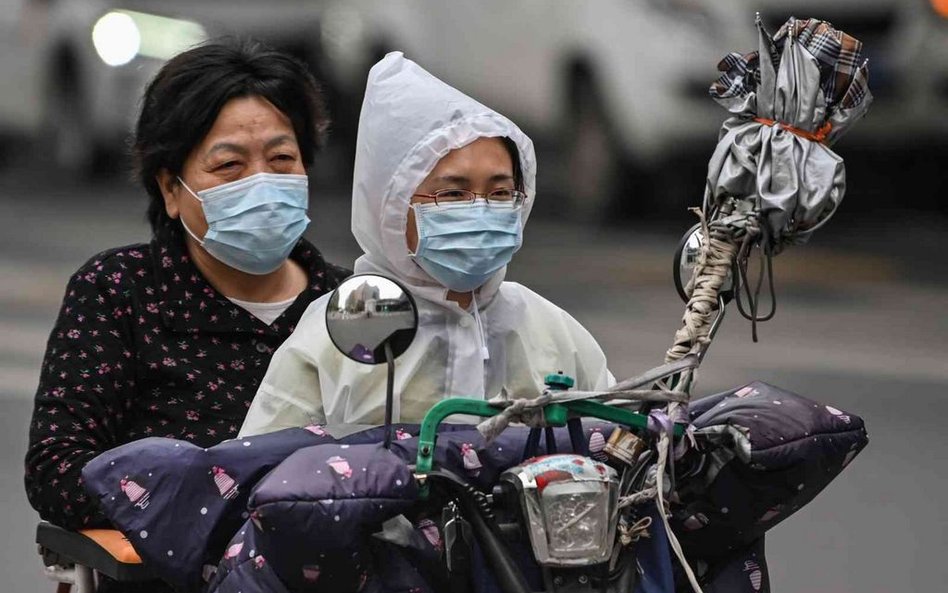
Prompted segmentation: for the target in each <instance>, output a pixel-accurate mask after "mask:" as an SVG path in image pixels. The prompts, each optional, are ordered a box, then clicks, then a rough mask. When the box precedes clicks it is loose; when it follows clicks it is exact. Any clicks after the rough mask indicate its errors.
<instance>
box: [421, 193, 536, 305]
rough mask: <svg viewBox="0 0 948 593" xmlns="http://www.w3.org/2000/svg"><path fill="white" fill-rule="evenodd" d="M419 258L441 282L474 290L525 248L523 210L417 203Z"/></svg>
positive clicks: (462, 290) (476, 205)
mask: <svg viewBox="0 0 948 593" xmlns="http://www.w3.org/2000/svg"><path fill="white" fill-rule="evenodd" d="M412 208H414V210H415V225H416V226H417V228H418V249H417V250H416V251H415V253H414V258H415V262H416V263H417V264H418V265H419V266H421V269H423V270H424V271H425V272H428V274H429V275H430V276H431V277H432V278H434V279H435V280H437V281H438V282H440V283H441V285H442V286H445V287H447V288H450V289H451V290H454V291H457V292H470V291H472V290H474V289H475V288H478V287H480V286H482V285H483V284H484V283H485V282H487V280H488V279H489V278H490V277H491V276H493V275H494V273H495V272H497V270H499V269H501V268H503V267H504V266H506V265H507V264H508V263H510V259H511V258H512V257H513V254H514V253H516V251H517V250H518V249H520V245H521V243H522V242H523V227H522V225H521V223H520V212H521V209H520V208H505V207H498V206H489V205H488V204H487V203H486V202H485V203H481V202H475V203H474V204H473V205H468V204H463V205H462V204H459V205H447V206H445V205H442V206H438V205H436V204H414V205H413V206H412Z"/></svg>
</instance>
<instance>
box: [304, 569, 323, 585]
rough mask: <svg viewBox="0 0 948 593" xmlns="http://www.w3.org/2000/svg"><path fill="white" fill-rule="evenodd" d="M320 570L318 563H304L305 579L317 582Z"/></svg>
mask: <svg viewBox="0 0 948 593" xmlns="http://www.w3.org/2000/svg"><path fill="white" fill-rule="evenodd" d="M319 572H320V571H319V565H318V564H304V565H303V580H305V581H306V582H307V583H315V582H316V581H318V580H319Z"/></svg>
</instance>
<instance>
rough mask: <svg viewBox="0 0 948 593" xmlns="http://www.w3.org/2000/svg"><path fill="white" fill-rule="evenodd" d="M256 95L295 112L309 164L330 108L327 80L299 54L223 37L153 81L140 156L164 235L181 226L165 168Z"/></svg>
mask: <svg viewBox="0 0 948 593" xmlns="http://www.w3.org/2000/svg"><path fill="white" fill-rule="evenodd" d="M249 96H259V97H262V98H264V99H266V100H267V101H269V102H270V103H272V104H273V105H274V106H275V107H276V108H277V109H279V110H280V111H281V112H282V113H283V114H284V115H286V116H287V117H288V118H289V119H290V122H291V123H292V125H293V131H294V132H295V133H296V140H297V143H298V144H299V148H300V153H301V157H302V160H303V165H304V166H306V167H309V166H310V165H311V164H312V163H313V158H314V156H315V153H316V151H317V150H318V148H319V147H321V146H322V145H323V144H324V142H325V139H326V135H327V133H328V130H329V115H328V113H327V111H326V103H325V100H324V98H323V93H322V89H321V87H320V85H319V83H318V82H317V81H316V79H315V78H314V77H313V75H312V73H310V71H309V69H308V68H307V67H306V65H305V64H303V63H302V62H300V61H299V60H297V59H296V58H294V57H292V56H290V55H288V54H286V53H283V52H280V51H277V50H275V49H272V48H270V47H268V46H266V45H264V44H263V43H261V42H259V41H256V40H252V39H236V38H227V39H218V40H214V41H212V42H209V43H206V44H203V45H200V46H197V47H195V48H192V49H189V50H187V51H185V52H183V53H180V54H178V55H177V56H175V57H173V58H171V59H170V60H169V61H168V62H167V63H165V64H164V66H162V67H161V70H159V71H158V74H156V75H155V78H154V79H153V80H152V81H151V82H150V83H149V84H148V87H147V88H146V89H145V94H144V96H143V97H142V108H141V113H140V114H139V117H138V124H137V125H136V127H135V137H134V141H133V144H132V156H133V159H134V162H135V170H136V176H137V178H138V179H139V181H140V182H141V183H142V185H144V186H145V190H146V191H147V192H148V196H149V204H148V221H149V222H150V223H151V227H152V231H153V232H154V233H155V234H156V235H158V234H159V233H161V232H162V231H171V232H178V231H179V229H178V226H179V225H176V224H172V222H173V221H172V220H171V218H170V217H169V216H168V214H167V212H166V211H165V204H164V198H163V197H162V195H161V190H160V188H159V186H158V181H157V179H156V176H157V175H158V173H159V172H160V171H161V170H162V169H167V170H168V171H169V172H170V173H171V174H172V175H178V174H180V173H181V169H182V167H183V166H184V161H185V160H186V159H187V157H188V155H189V154H190V153H191V150H193V149H194V147H195V146H197V145H198V144H199V143H200V142H201V140H203V139H204V137H205V136H206V135H207V133H208V131H210V129H211V127H212V126H213V125H214V122H215V121H216V120H217V116H218V114H219V113H220V110H221V109H222V108H223V107H224V105H225V104H226V103H227V102H228V101H230V100H231V99H236V98H240V97H249Z"/></svg>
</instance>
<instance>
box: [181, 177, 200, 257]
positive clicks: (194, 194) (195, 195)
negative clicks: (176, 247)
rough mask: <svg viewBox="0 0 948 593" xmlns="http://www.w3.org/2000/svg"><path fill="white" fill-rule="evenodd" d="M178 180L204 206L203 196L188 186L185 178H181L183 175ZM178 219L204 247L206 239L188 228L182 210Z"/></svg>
mask: <svg viewBox="0 0 948 593" xmlns="http://www.w3.org/2000/svg"><path fill="white" fill-rule="evenodd" d="M178 182H179V183H180V184H181V185H182V186H183V187H184V189H186V190H188V193H189V194H191V195H192V196H194V199H195V200H197V201H198V202H199V203H200V204H201V205H202V206H203V204H204V200H202V199H201V198H199V197H198V195H197V194H196V193H194V192H193V191H192V190H191V188H190V187H188V184H187V183H185V182H184V179H181V177H178ZM178 220H180V221H181V226H183V227H184V230H186V231H187V232H188V234H189V235H191V238H192V239H194V240H195V241H197V243H198V245H200V246H201V247H204V239H201V238H199V237H198V236H197V235H195V234H194V233H193V232H192V231H191V229H189V228H188V223H186V222H184V217H183V216H181V213H180V212H179V213H178Z"/></svg>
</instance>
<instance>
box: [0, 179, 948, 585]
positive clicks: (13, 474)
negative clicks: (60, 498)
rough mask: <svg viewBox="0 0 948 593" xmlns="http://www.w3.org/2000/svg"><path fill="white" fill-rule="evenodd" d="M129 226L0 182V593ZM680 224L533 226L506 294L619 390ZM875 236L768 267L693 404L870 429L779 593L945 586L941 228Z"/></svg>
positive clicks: (56, 195)
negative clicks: (48, 367)
mask: <svg viewBox="0 0 948 593" xmlns="http://www.w3.org/2000/svg"><path fill="white" fill-rule="evenodd" d="M538 210H542V209H541V208H538ZM143 211H144V198H143V196H142V195H141V194H139V193H137V192H135V191H134V190H131V189H129V188H127V187H124V186H121V185H116V184H114V183H113V184H110V185H103V186H99V187H84V188H81V189H78V190H76V189H73V188H70V187H67V186H57V185H56V184H55V183H48V182H44V184H43V185H42V186H41V187H36V185H35V183H34V182H27V180H26V179H3V178H0V278H2V280H0V336H2V339H0V406H2V407H3V413H2V414H0V477H2V480H0V502H2V503H3V509H4V512H3V513H2V514H0V533H3V534H4V538H3V542H2V543H0V551H2V552H0V553H2V556H0V558H2V560H0V592H11V593H13V592H17V593H19V592H28V593H32V592H34V591H36V592H40V591H42V592H48V591H50V590H51V587H50V586H49V584H47V583H45V582H44V581H43V580H42V578H41V576H40V568H39V561H38V558H37V557H36V556H35V553H34V547H33V545H32V544H31V541H32V540H31V537H32V528H33V525H34V521H35V519H36V516H35V514H34V513H33V511H32V510H31V509H30V508H29V506H28V504H27V502H26V500H25V497H24V495H23V491H22V482H21V475H22V470H21V465H22V458H23V453H24V448H25V442H26V433H27V422H28V417H29V413H30V407H31V403H30V398H31V396H32V391H33V389H34V388H35V381H36V376H37V371H38V367H39V363H40V360H41V358H42V350H43V346H44V343H45V340H46V336H47V334H48V332H49V329H50V327H51V325H52V322H53V319H54V317H55V314H56V311H57V307H58V304H59V301H60V298H61V296H62V291H63V287H64V286H65V282H66V278H67V277H68V275H69V273H70V272H71V271H73V270H74V269H75V268H76V267H77V266H78V265H80V264H81V263H82V262H83V261H85V259H87V258H88V257H89V256H91V255H92V254H93V253H95V252H96V251H98V250H101V249H105V248H108V247H112V246H115V245H119V244H124V243H131V242H136V241H140V240H142V239H143V238H144V237H146V236H147V228H146V226H145V224H144V221H143V215H142V212H143ZM844 214H845V209H844V211H843V213H842V214H841V216H842V215H844ZM312 218H313V220H314V227H313V229H312V237H313V238H314V240H315V241H316V243H317V244H318V245H319V246H320V247H321V248H322V249H323V250H324V252H325V253H326V255H327V257H328V258H329V259H330V260H333V261H336V262H339V263H349V262H351V261H352V258H353V257H354V255H355V254H356V253H357V248H356V245H355V243H354V242H353V240H352V239H351V237H349V236H348V232H347V227H348V225H347V224H339V221H341V220H347V219H348V204H347V203H346V201H345V200H344V199H343V198H341V197H340V196H334V197H333V196H330V197H326V198H322V199H320V200H315V203H314V209H313V213H312ZM876 222H878V219H876ZM687 224H688V221H687V219H683V220H682V221H675V222H673V223H667V224H664V225H659V224H655V225H653V226H652V227H650V228H649V229H642V228H634V227H633V228H629V229H624V230H621V231H620V230H616V229H613V230H598V231H596V232H592V231H590V230H589V229H582V228H572V227H570V226H568V225H562V224H555V223H551V222H548V221H543V220H535V221H532V222H531V225H530V227H529V229H528V233H527V238H526V246H525V247H524V249H523V250H522V251H521V253H519V254H518V256H517V259H516V261H515V263H514V265H513V266H512V268H511V271H510V277H511V278H512V279H515V280H518V281H521V282H523V283H525V284H527V285H529V286H531V287H532V288H534V289H535V290H537V291H539V292H540V293H541V294H544V295H545V296H547V297H548V298H550V299H551V300H553V301H555V302H557V303H559V304H560V305H562V306H563V307H564V308H566V309H568V310H570V311H571V312H573V313H574V314H575V316H576V317H577V318H578V319H579V320H580V321H582V322H583V323H584V324H585V325H586V326H587V327H588V328H589V329H590V330H591V331H592V332H593V333H594V334H595V335H596V336H597V337H598V338H599V340H600V342H601V343H602V345H603V347H604V349H605V350H606V352H607V354H608V355H609V357H610V360H611V366H612V368H613V370H614V372H615V373H616V375H620V376H621V375H625V376H628V375H631V374H634V373H637V372H640V371H642V370H644V369H646V368H648V367H650V366H653V365H654V364H657V363H658V362H660V360H661V357H662V353H663V352H664V349H665V348H666V347H667V346H668V345H669V343H670V340H671V337H672V334H673V332H674V329H675V328H676V326H677V323H678V317H679V316H680V313H681V308H682V307H681V303H680V302H678V300H677V297H676V296H675V295H674V289H673V288H672V285H671V282H670V278H669V272H670V268H671V266H670V262H669V260H670V254H671V252H672V250H673V249H674V247H675V243H676V236H675V234H676V233H678V232H679V230H680V229H683V228H684V227H685V226H687ZM834 224H835V221H834ZM873 225H875V223H872V224H870V223H869V222H856V221H849V222H848V223H847V222H846V221H845V220H841V221H839V224H838V225H837V226H836V227H833V226H832V225H830V226H829V227H828V228H827V229H826V230H825V231H823V232H824V233H833V234H832V235H829V234H827V235H826V237H817V238H816V240H815V242H814V244H812V245H809V246H807V247H805V248H799V249H797V250H795V251H791V252H788V253H787V254H785V255H782V256H781V257H780V258H778V260H777V262H776V266H777V275H778V287H779V291H780V292H779V295H780V298H781V300H780V310H779V311H778V315H777V318H776V319H775V320H774V321H773V322H771V323H768V324H765V325H763V326H761V328H760V333H761V342H760V343H759V344H756V345H755V344H752V343H751V341H750V328H749V326H748V325H747V324H746V323H745V322H743V321H742V320H741V319H739V318H738V316H737V315H736V314H735V313H734V312H733V311H732V312H731V314H730V315H731V316H730V318H729V319H727V320H726V322H725V325H724V328H723V330H722V332H721V334H720V336H719V338H718V340H717V341H716V343H715V345H714V348H713V350H712V351H711V353H710V355H709V357H708V359H707V361H706V363H705V367H704V369H703V370H702V375H701V376H700V383H699V385H698V389H699V392H701V393H712V392H715V391H717V390H721V389H725V388H728V387H731V386H734V385H737V384H740V383H743V382H746V381H749V380H751V379H762V380H766V381H769V382H772V383H775V384H778V385H780V386H782V387H785V388H788V389H791V390H793V391H796V392H798V393H802V394H806V395H809V396H811V397H814V398H816V399H819V400H820V401H824V402H826V403H831V404H833V405H835V406H837V407H840V408H843V409H847V410H850V411H853V412H856V413H859V414H860V415H862V416H863V417H864V418H865V419H866V420H867V422H868V425H869V430H870V437H871V442H870V446H869V448H868V449H867V450H866V451H865V452H864V453H863V454H862V455H861V456H860V457H859V458H858V459H857V460H856V461H855V462H854V463H853V464H852V465H851V466H850V467H849V468H848V469H847V470H846V472H845V473H844V474H843V475H842V476H841V477H840V478H839V479H838V480H837V481H836V482H835V483H834V484H832V485H830V487H829V488H827V490H826V491H825V492H824V493H822V494H821V495H820V496H819V497H818V498H817V499H816V500H815V501H814V502H813V503H811V504H810V505H809V506H807V507H806V508H804V509H802V510H801V511H799V512H798V514H797V515H796V516H795V517H792V518H791V519H789V520H788V521H786V522H785V523H784V524H782V525H780V526H779V527H777V528H776V529H775V530H774V531H773V532H772V534H771V536H769V538H768V546H769V554H768V555H769V557H770V559H771V571H772V576H773V581H774V585H775V587H774V588H775V590H776V591H779V592H781V593H804V592H806V593H810V592H824V591H825V592H830V593H844V592H850V593H857V592H858V593H889V592H892V591H900V592H910V591H918V592H920V593H921V592H926V593H927V592H930V591H939V590H944V587H945V585H944V583H946V582H948V564H946V563H945V562H944V560H943V556H944V555H945V552H948V545H946V535H945V534H946V533H948V511H946V510H945V509H944V507H943V505H942V503H941V499H942V498H943V492H944V490H945V487H946V485H948V478H946V475H948V474H946V472H948V464H946V456H948V453H946V451H948V436H946V433H945V432H943V431H942V429H941V428H942V422H941V418H943V417H946V415H948V414H946V413H948V399H946V395H945V393H946V390H948V364H946V356H945V348H946V346H948V315H945V314H944V310H945V309H946V307H948V296H946V294H948V293H946V291H945V288H946V286H945V285H944V284H941V283H938V282H935V281H932V280H931V279H930V271H931V270H932V269H939V270H941V271H944V264H942V263H940V262H939V261H936V256H939V254H941V253H944V247H945V246H948V240H945V239H943V238H942V237H945V236H948V235H946V234H945V230H946V227H948V222H946V221H945V220H931V219H929V220H922V221H919V220H916V221H913V226H911V229H912V236H913V240H914V241H915V243H911V244H906V243H904V242H896V239H899V238H900V237H901V235H899V234H898V233H897V232H895V231H893V230H886V228H883V227H881V226H878V225H875V226H873ZM904 228H905V227H904V221H903V227H902V230H904ZM847 233H848V235H847ZM919 242H921V243H922V245H921V247H922V248H919ZM880 245H886V249H887V253H888V255H886V256H885V257H883V256H880V255H878V253H877V251H878V250H879V246H880ZM926 254H930V255H926ZM940 277H942V278H944V277H945V276H944V275H943V274H942V275H941V276H940Z"/></svg>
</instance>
